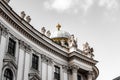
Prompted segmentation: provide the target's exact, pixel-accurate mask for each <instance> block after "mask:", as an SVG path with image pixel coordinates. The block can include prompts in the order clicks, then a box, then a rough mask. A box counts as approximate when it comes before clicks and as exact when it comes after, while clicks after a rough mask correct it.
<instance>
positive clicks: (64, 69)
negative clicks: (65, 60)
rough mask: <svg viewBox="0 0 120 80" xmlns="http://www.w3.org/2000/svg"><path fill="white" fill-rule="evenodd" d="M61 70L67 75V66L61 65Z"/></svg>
mask: <svg viewBox="0 0 120 80" xmlns="http://www.w3.org/2000/svg"><path fill="white" fill-rule="evenodd" d="M62 68H63V72H65V73H67V72H68V69H69V67H68V66H65V65H63V66H62Z"/></svg>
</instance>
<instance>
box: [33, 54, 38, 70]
mask: <svg viewBox="0 0 120 80" xmlns="http://www.w3.org/2000/svg"><path fill="white" fill-rule="evenodd" d="M38 61H39V57H38V56H37V55H35V54H33V56H32V68H34V69H36V70H38Z"/></svg>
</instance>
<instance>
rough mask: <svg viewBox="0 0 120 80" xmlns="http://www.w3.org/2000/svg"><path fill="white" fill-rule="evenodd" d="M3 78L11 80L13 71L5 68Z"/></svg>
mask: <svg viewBox="0 0 120 80" xmlns="http://www.w3.org/2000/svg"><path fill="white" fill-rule="evenodd" d="M3 80H13V73H12V71H11V70H10V69H6V70H5V72H4V79H3Z"/></svg>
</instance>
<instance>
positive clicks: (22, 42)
mask: <svg viewBox="0 0 120 80" xmlns="http://www.w3.org/2000/svg"><path fill="white" fill-rule="evenodd" d="M19 47H20V48H21V49H24V50H25V51H26V52H28V53H30V52H31V50H32V49H31V47H30V46H29V45H28V44H27V43H25V42H24V41H21V40H19Z"/></svg>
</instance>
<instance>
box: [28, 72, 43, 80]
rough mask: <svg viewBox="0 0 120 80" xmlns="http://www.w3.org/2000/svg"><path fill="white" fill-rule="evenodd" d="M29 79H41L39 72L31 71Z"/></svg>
mask: <svg viewBox="0 0 120 80" xmlns="http://www.w3.org/2000/svg"><path fill="white" fill-rule="evenodd" d="M29 80H41V78H40V76H39V75H38V74H37V73H29Z"/></svg>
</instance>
